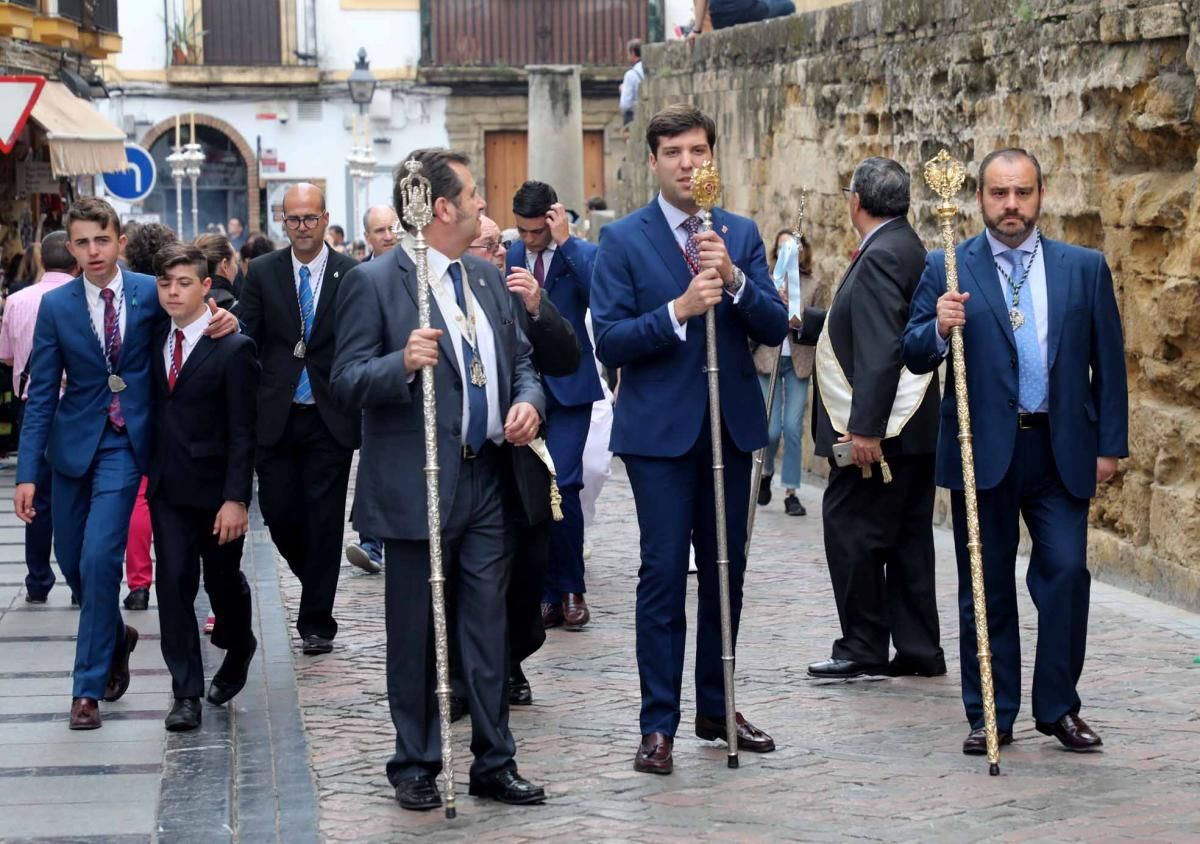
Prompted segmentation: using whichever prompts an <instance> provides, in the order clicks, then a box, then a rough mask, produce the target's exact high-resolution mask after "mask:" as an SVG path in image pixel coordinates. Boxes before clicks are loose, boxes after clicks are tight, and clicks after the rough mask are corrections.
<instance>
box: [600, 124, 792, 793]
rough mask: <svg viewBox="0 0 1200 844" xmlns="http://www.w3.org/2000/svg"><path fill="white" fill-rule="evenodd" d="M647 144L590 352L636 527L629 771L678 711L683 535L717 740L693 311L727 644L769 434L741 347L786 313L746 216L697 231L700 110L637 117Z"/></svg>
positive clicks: (750, 743) (702, 705)
mask: <svg viewBox="0 0 1200 844" xmlns="http://www.w3.org/2000/svg"><path fill="white" fill-rule="evenodd" d="M646 142H647V145H648V146H649V151H650V157H649V165H650V169H651V170H652V171H653V172H654V175H655V177H656V178H657V180H658V185H659V191H660V193H659V195H658V196H657V197H656V198H655V199H654V200H653V201H652V202H651V203H650V204H649V205H647V206H646V207H645V208H643V209H641V210H640V211H636V212H634V213H633V214H630V215H629V216H627V217H625V218H624V219H622V220H618V221H617V222H615V223H610V224H609V225H607V226H605V227H604V229H603V230H602V231H601V238H600V251H599V253H598V254H597V256H596V269H595V273H594V275H593V277H592V297H591V305H592V322H593V326H594V327H595V330H596V354H597V356H598V357H599V358H600V360H601V361H602V362H603V363H604V364H605V365H606V366H608V367H609V368H612V369H615V368H620V369H621V390H620V395H619V398H618V400H617V404H616V409H615V416H614V420H613V434H612V445H611V448H612V451H613V452H614V453H615V454H619V455H620V456H621V457H622V459H623V461H624V463H625V468H626V471H627V472H628V474H629V481H630V484H631V486H632V487H633V494H634V500H635V504H636V507H637V514H638V525H639V527H640V531H641V560H642V563H641V568H640V570H639V572H638V578H639V581H638V591H637V622H636V624H637V659H638V673H639V675H640V677H641V691H642V707H641V734H642V740H641V743H640V746H639V747H638V751H637V755H636V757H635V761H634V768H635V769H636V770H638V771H642V772H646V773H657V774H669V773H671V770H672V768H673V757H672V746H673V744H674V737H675V731H676V729H677V727H678V726H679V720H680V704H679V699H680V691H681V686H682V681H683V649H684V641H685V637H686V632H687V622H686V618H685V614H684V599H685V596H686V592H687V571H688V546H689V544H690V545H691V546H692V547H693V548H694V549H695V553H696V564H697V566H698V568H699V611H698V613H697V619H696V702H697V714H696V723H695V730H696V735H698V736H699V737H700V738H703V739H708V740H712V739H724V738H725V736H726V721H725V715H726V707H725V695H724V677H723V665H722V660H721V637H722V630H721V625H720V612H719V610H720V602H719V596H718V572H717V538H716V524H715V523H714V482H713V453H712V448H713V444H712V441H711V439H710V429H709V418H708V399H709V395H708V374H707V373H708V369H707V365H706V363H705V360H706V352H705V324H704V320H705V314H706V313H707V312H708V311H709V310H710V309H713V308H716V317H717V344H718V353H719V357H720V362H721V365H720V387H721V389H720V399H721V408H722V413H721V417H722V418H721V423H722V430H723V460H724V487H725V500H726V502H727V503H728V508H727V509H728V512H727V514H726V522H727V526H728V546H729V556H730V560H729V594H730V602H729V603H730V607H729V609H730V616H731V626H732V630H731V631H730V632H731V634H732V636H733V638H734V640H736V635H737V624H738V619H739V616H740V613H741V605H742V580H743V576H744V574H745V568H746V557H745V550H744V549H745V543H746V515H747V504H748V501H747V497H746V490H747V489H749V486H750V463H751V454H752V453H753V451H754V450H755V449H757V448H760V447H762V446H763V445H765V444H766V442H767V419H766V410H765V407H764V406H763V400H762V392H761V389H760V388H759V384H758V378H757V376H756V374H755V371H754V361H753V360H752V358H751V356H750V348H749V342H750V341H753V342H755V343H762V344H766V345H771V346H778V345H779V344H780V343H781V342H782V341H783V337H784V335H785V334H786V333H787V313H786V311H785V310H784V307H783V303H782V302H781V301H780V299H779V295H778V294H777V293H776V292H775V288H774V285H773V284H772V283H771V280H770V275H769V273H768V271H767V264H766V257H765V252H764V249H763V243H762V238H761V237H759V234H758V229H757V227H756V226H755V225H754V223H753V222H752V221H750V220H748V219H746V218H745V217H739V216H737V215H734V214H731V213H729V212H728V211H725V210H723V209H719V208H718V209H715V210H714V211H713V214H712V226H713V229H712V231H709V232H701V231H700V229H701V216H700V210H701V209H700V205H699V203H698V202H697V201H696V197H695V196H694V195H693V191H692V187H693V185H692V177H693V175H694V173H695V171H696V170H697V169H698V168H699V167H700V166H701V165H702V164H703V163H705V162H706V161H710V160H712V158H713V156H714V152H713V147H714V145H715V143H716V125H715V123H714V122H713V120H712V118H710V117H708V116H707V115H705V114H703V113H702V112H700V111H699V110H698V109H696V108H694V107H692V106H685V105H679V106H671V107H669V108H667V109H664V110H663V111H661V112H659V113H658V114H656V115H655V116H654V117H653V118H652V119H651V120H650V122H649V124H648V125H647V128H646ZM736 719H737V725H736V727H737V743H738V747H739V748H741V749H742V750H748V751H752V752H760V753H762V752H767V751H770V750H774V749H775V742H774V741H773V740H772V739H771V737H770V736H768V735H767V734H766V733H764V732H763V731H762V730H759V729H757V728H756V727H754V726H753V725H752V724H750V723H749V722H748V721H746V720H745V719H744V718H742V716H741V715H740V714H738V715H736Z"/></svg>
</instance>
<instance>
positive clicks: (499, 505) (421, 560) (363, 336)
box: [332, 150, 545, 810]
mask: <svg viewBox="0 0 1200 844" xmlns="http://www.w3.org/2000/svg"><path fill="white" fill-rule="evenodd" d="M410 157H411V158H413V159H415V160H416V161H418V162H420V163H421V165H422V170H421V172H422V175H423V176H424V177H425V178H427V179H428V180H429V182H430V188H431V194H430V199H431V203H432V215H433V219H432V222H431V223H430V224H429V225H428V226H427V227H426V228H425V230H424V233H425V238H426V240H427V241H428V264H429V285H430V293H431V298H432V300H433V303H434V305H435V307H433V308H432V309H431V317H432V326H433V327H431V328H427V329H422V328H420V327H419V320H418V310H417V295H418V293H417V284H418V279H417V269H416V266H415V265H414V263H413V258H412V257H411V256H410V255H409V254H408V251H407V245H406V248H403V249H394V250H392V251H391V252H389V253H388V254H387V255H384V256H382V257H381V258H379V259H378V260H375V261H371V262H370V263H367V264H363V265H361V266H360V267H358V268H356V270H355V271H354V272H353V273H352V274H351V276H350V277H347V279H346V282H345V284H344V285H343V287H342V290H341V293H340V295H339V301H338V308H339V310H338V321H339V326H344V327H345V328H346V329H348V330H339V331H338V345H337V351H336V354H335V357H334V364H333V377H332V385H333V390H334V394H335V396H337V398H338V399H339V401H341V402H342V403H344V404H345V405H347V406H349V407H355V408H360V409H361V410H362V411H363V445H362V452H361V455H360V463H359V477H358V483H359V489H358V498H357V501H356V506H355V512H354V526H355V528H357V529H358V530H359V531H360V532H365V533H368V534H370V535H371V536H378V537H381V538H382V539H383V540H384V549H385V556H386V558H387V561H388V562H387V566H386V567H385V569H384V577H385V606H386V630H387V644H388V648H387V679H388V702H389V705H390V707H391V714H392V722H393V724H395V727H396V753H395V756H393V757H392V759H391V760H390V761H389V762H388V765H387V773H388V780H389V781H390V782H391V784H392V785H393V786H394V787H395V789H396V799H397V801H398V802H399V803H400V805H401V806H402V807H404V808H406V809H414V810H426V809H433V808H437V807H438V806H440V805H441V797H440V796H439V794H438V791H437V787H436V784H435V777H436V776H437V774H438V773H439V772H440V770H441V765H442V762H441V760H442V756H441V748H440V741H441V740H440V737H439V723H438V707H437V704H436V702H435V694H434V676H433V665H434V660H433V648H434V647H435V642H434V641H433V637H432V633H431V623H430V618H431V615H430V614H431V598H430V584H429V576H430V562H429V557H430V547H429V541H428V540H429V536H428V523H427V514H426V506H425V502H426V490H425V476H424V471H425V449H424V442H423V440H424V438H423V422H422V409H421V401H420V398H421V382H420V380H419V378H418V374H419V372H420V370H421V368H422V367H425V366H432V367H433V368H434V369H433V372H434V378H435V384H436V389H435V390H434V394H435V396H436V399H437V405H436V406H437V439H438V456H439V461H438V462H439V466H440V472H439V485H438V497H439V499H440V502H441V508H440V515H441V525H442V538H441V541H442V548H443V550H444V560H445V571H446V576H447V580H448V589H447V592H448V594H450V595H452V596H453V598H452V600H453V611H452V612H450V613H448V614H449V615H450V616H451V617H452V619H453V622H454V624H455V629H454V631H453V636H454V638H455V640H456V642H457V647H456V651H455V653H456V656H459V657H460V658H461V662H462V671H461V674H462V677H463V678H464V680H465V690H466V694H467V703H468V706H469V708H470V711H471V714H472V718H471V749H472V752H473V753H474V754H475V761H474V764H473V765H472V766H471V784H470V793H471V794H472V795H474V796H479V797H489V798H493V799H496V800H500V801H502V802H505V803H513V804H528V803H540V802H541V801H543V800H544V799H545V794H544V792H543V790H542V789H541V788H540V787H539V786H535V785H533V784H532V783H530V782H528V781H526V780H525V779H523V778H522V777H521V776H520V775H519V774H518V773H517V768H516V763H515V762H514V760H513V756H514V754H515V752H516V747H515V744H514V742H513V737H512V733H511V732H510V731H509V727H508V699H507V695H506V690H505V683H506V680H507V675H508V661H507V645H506V641H507V637H506V618H507V614H506V612H505V589H506V586H507V583H508V579H509V572H510V567H511V563H512V546H513V543H512V536H511V532H510V531H511V527H510V525H509V523H508V521H507V519H506V514H505V510H504V498H505V496H504V490H503V488H504V483H505V477H506V472H507V471H508V470H507V464H508V458H507V455H506V454H505V451H504V449H505V442H508V443H511V444H514V445H525V444H527V443H529V442H530V441H532V440H533V438H534V436H535V435H536V434H537V430H538V427H539V426H540V424H541V421H542V413H543V404H544V396H543V392H542V387H541V383H540V379H539V378H538V376H537V373H536V372H535V371H534V369H533V365H532V363H531V360H530V347H529V342H528V340H527V339H526V337H525V334H524V333H523V332H522V331H521V330H520V328H519V321H518V320H519V316H520V315H519V314H518V313H517V309H518V308H519V307H520V305H519V304H518V303H517V301H516V300H515V298H514V297H513V296H511V295H510V294H509V291H508V290H507V288H506V287H505V284H504V281H503V279H502V278H501V277H500V273H499V271H498V270H497V269H496V268H495V267H494V266H492V264H491V263H489V262H488V261H485V260H483V259H481V258H476V257H475V256H473V255H469V254H466V253H467V248H468V247H469V246H470V244H471V243H472V241H473V240H474V239H475V238H476V237H478V235H479V217H480V214H481V213H482V211H483V209H484V207H485V204H484V201H483V198H482V197H481V196H480V195H479V194H478V192H477V191H476V187H475V180H474V179H473V178H472V176H471V172H470V170H469V165H470V160H469V159H468V158H467V157H466V156H465V155H463V154H461V153H458V152H453V151H447V150H418V151H416V152H414V153H413V154H412V155H411V156H410ZM402 199H403V197H402V195H401V191H400V188H399V175H398V176H397V187H396V196H395V205H396V207H397V208H402V207H403V201H402ZM437 644H438V645H439V646H441V645H443V644H444V643H437ZM442 657H443V659H444V657H445V654H444V653H443V654H442Z"/></svg>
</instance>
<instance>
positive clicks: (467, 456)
mask: <svg viewBox="0 0 1200 844" xmlns="http://www.w3.org/2000/svg"><path fill="white" fill-rule="evenodd" d="M478 456H479V455H478V454H476V453H475V452H473V451H471V447H470V446H469V445H464V446H463V447H462V459H463V460H474V459H475V458H476V457H478Z"/></svg>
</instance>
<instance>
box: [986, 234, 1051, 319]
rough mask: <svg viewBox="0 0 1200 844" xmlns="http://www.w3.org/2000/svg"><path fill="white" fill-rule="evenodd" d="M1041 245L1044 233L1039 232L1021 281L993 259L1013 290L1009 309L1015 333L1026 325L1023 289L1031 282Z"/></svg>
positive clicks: (997, 269) (1009, 317)
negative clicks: (1030, 275)
mask: <svg viewBox="0 0 1200 844" xmlns="http://www.w3.org/2000/svg"><path fill="white" fill-rule="evenodd" d="M1041 245H1042V233H1041V231H1040V230H1039V231H1038V232H1037V238H1036V239H1035V240H1034V242H1033V254H1032V255H1030V256H1029V261H1028V262H1027V263H1026V264H1025V270H1024V272H1022V273H1021V278H1020V279H1014V278H1013V277H1012V276H1011V275H1009V273H1008V270H1006V269H1004V267H1002V266H1000V262H999V261H997V260H996V259H995V258H992V263H994V264H995V265H996V272H998V273H1000V277H1001V278H1002V279H1004V280H1005V281H1006V282H1008V287H1009V288H1010V289H1011V290H1012V305H1011V307H1010V308H1009V309H1008V321H1009V322H1010V323H1012V328H1013V331H1014V332H1015V331H1017V329H1019V328H1020V327H1021V326H1022V325H1024V324H1025V314H1023V313H1021V288H1023V287H1024V286H1025V282H1027V281H1028V280H1029V273H1030V271H1031V270H1032V269H1033V264H1034V262H1035V261H1036V260H1037V256H1038V250H1039V249H1040V248H1041ZM1018 254H1020V253H1018Z"/></svg>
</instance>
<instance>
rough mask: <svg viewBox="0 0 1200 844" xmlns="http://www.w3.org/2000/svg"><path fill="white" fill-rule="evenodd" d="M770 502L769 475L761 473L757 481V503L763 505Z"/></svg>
mask: <svg viewBox="0 0 1200 844" xmlns="http://www.w3.org/2000/svg"><path fill="white" fill-rule="evenodd" d="M770 503H771V476H770V475H763V476H762V478H761V479H760V480H759V482H758V504H759V506H760V507H761V506H764V505H766V504H770Z"/></svg>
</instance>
